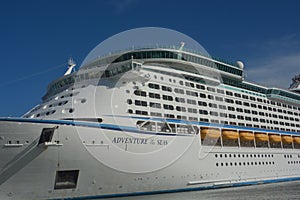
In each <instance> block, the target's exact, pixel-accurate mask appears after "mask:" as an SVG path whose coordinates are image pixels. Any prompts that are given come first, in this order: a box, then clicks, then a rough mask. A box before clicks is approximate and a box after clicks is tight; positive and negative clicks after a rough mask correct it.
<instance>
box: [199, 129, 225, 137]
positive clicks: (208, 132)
mask: <svg viewBox="0 0 300 200" xmlns="http://www.w3.org/2000/svg"><path fill="white" fill-rule="evenodd" d="M220 135H221V131H220V130H219V129H215V128H202V129H201V139H204V138H205V137H209V138H219V137H220Z"/></svg>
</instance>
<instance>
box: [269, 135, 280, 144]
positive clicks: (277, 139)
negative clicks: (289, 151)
mask: <svg viewBox="0 0 300 200" xmlns="http://www.w3.org/2000/svg"><path fill="white" fill-rule="evenodd" d="M269 139H270V142H276V143H278V142H281V136H280V135H276V134H272V135H269Z"/></svg>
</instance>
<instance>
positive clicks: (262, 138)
mask: <svg viewBox="0 0 300 200" xmlns="http://www.w3.org/2000/svg"><path fill="white" fill-rule="evenodd" d="M268 139H269V137H268V135H267V134H266V133H255V140H256V141H260V142H266V141H268Z"/></svg>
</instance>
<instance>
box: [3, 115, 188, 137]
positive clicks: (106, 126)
mask: <svg viewBox="0 0 300 200" xmlns="http://www.w3.org/2000/svg"><path fill="white" fill-rule="evenodd" d="M0 121H7V122H23V123H37V124H55V125H70V126H83V127H89V128H101V129H107V130H115V131H126V132H133V133H139V134H148V135H162V136H192V134H176V133H158V132H147V131H141V130H140V129H138V128H136V127H131V126H119V125H114V124H103V123H96V122H80V121H71V120H48V119H47V120H42V119H28V118H0Z"/></svg>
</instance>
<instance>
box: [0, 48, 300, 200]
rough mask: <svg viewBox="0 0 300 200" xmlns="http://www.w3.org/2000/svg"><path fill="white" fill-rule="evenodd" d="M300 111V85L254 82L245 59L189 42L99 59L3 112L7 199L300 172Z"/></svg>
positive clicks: (208, 184)
mask: <svg viewBox="0 0 300 200" xmlns="http://www.w3.org/2000/svg"><path fill="white" fill-rule="evenodd" d="M72 64H74V63H72ZM69 66H71V65H69ZM69 69H70V68H69ZM299 114H300V95H299V94H297V93H295V92H293V91H288V90H284V89H279V88H268V87H264V86H260V85H257V84H254V83H250V82H247V81H246V80H244V66H243V63H242V62H237V63H228V62H223V61H221V60H219V59H216V58H212V57H207V56H205V55H202V54H199V53H197V52H193V51H189V50H186V49H185V48H184V47H183V44H181V46H179V47H176V48H174V47H159V46H155V47H147V48H141V47H140V48H136V49H131V50H126V51H122V52H119V53H116V54H112V55H108V56H104V57H100V58H96V59H94V60H93V61H91V62H88V63H86V64H85V65H83V66H82V67H81V68H80V70H79V71H77V72H72V73H71V70H70V71H68V73H66V74H65V75H64V76H63V77H61V78H58V79H56V80H54V81H53V82H51V83H50V84H49V86H48V88H47V92H46V94H45V96H44V97H43V102H42V103H41V104H40V105H38V106H36V107H35V108H33V109H32V110H30V111H29V112H28V113H26V114H25V115H24V116H23V117H22V118H1V119H0V145H1V146H2V147H3V148H2V150H1V151H0V155H1V161H0V169H1V174H0V197H1V199H59V198H71V199H72V198H96V197H97V198H101V197H116V196H126V195H139V194H152V193H161V192H176V191H187V190H198V189H207V188H218V187H225V186H241V185H249V184H258V183H264V182H265V183H268V182H277V181H284V180H297V179H299V178H300V167H299V166H300V133H299V132H300V125H299Z"/></svg>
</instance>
